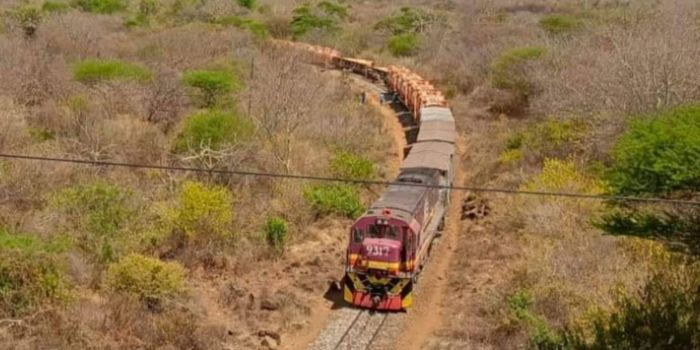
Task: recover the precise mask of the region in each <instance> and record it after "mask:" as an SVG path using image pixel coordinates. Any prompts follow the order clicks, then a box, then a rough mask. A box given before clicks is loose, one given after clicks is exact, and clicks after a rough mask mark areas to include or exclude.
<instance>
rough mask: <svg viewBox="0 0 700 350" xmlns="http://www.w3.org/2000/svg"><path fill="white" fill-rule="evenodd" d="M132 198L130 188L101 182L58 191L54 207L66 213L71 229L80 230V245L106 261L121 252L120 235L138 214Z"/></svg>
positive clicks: (96, 257)
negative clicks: (130, 220)
mask: <svg viewBox="0 0 700 350" xmlns="http://www.w3.org/2000/svg"><path fill="white" fill-rule="evenodd" d="M131 197H132V195H131V193H130V192H128V191H124V190H122V189H121V188H119V187H117V186H114V185H110V184H106V183H102V182H98V183H95V184H87V185H79V186H76V187H71V188H68V189H65V190H62V191H60V192H58V193H57V194H56V195H54V197H53V198H52V206H53V207H54V208H58V209H59V210H60V211H62V212H63V214H64V215H67V221H68V222H69V224H68V225H69V228H70V229H71V230H75V231H77V235H78V244H79V246H80V247H81V248H82V249H83V250H84V251H85V252H87V253H89V254H91V255H93V257H94V258H95V259H96V260H97V261H98V262H102V263H105V262H110V261H113V260H114V259H115V258H116V256H117V255H118V252H119V247H118V246H117V245H118V244H117V243H116V240H117V239H118V235H119V234H120V231H122V230H124V229H125V228H126V226H127V223H128V221H129V219H130V218H132V217H133V216H134V214H135V213H136V208H134V207H133V203H132V198H131Z"/></svg>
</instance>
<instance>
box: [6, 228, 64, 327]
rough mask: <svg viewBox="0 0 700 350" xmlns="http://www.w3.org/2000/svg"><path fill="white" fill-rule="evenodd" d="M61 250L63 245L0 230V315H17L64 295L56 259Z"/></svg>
mask: <svg viewBox="0 0 700 350" xmlns="http://www.w3.org/2000/svg"><path fill="white" fill-rule="evenodd" d="M63 249H65V244H64V242H60V241H55V242H43V241H40V240H38V239H36V238H34V237H31V236H26V235H15V234H11V233H9V232H7V231H6V230H4V229H0V315H7V316H10V317H17V316H21V315H23V314H25V313H27V312H30V311H31V310H32V309H34V308H35V307H36V306H38V305H40V304H42V303H44V302H50V301H56V300H60V299H61V298H62V297H63V296H65V294H66V292H67V282H66V279H65V277H64V274H63V272H62V271H61V269H60V267H59V264H58V261H57V258H56V253H58V252H60V251H62V250H63Z"/></svg>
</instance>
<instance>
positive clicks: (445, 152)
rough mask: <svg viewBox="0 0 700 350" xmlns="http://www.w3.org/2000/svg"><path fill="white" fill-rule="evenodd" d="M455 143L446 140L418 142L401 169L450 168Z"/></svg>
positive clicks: (444, 169)
mask: <svg viewBox="0 0 700 350" xmlns="http://www.w3.org/2000/svg"><path fill="white" fill-rule="evenodd" d="M453 154H454V145H452V144H450V143H446V142H438V141H426V142H418V143H416V144H414V145H413V146H412V147H411V151H410V152H409V153H408V157H406V159H404V161H403V163H402V164H401V169H402V170H403V169H413V168H429V169H438V170H440V171H448V170H450V167H451V164H452V155H453Z"/></svg>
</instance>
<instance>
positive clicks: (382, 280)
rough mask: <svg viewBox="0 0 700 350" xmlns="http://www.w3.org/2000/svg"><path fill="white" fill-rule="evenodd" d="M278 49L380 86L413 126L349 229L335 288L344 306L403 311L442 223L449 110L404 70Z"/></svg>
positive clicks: (451, 125) (316, 50) (450, 150)
mask: <svg viewBox="0 0 700 350" xmlns="http://www.w3.org/2000/svg"><path fill="white" fill-rule="evenodd" d="M286 45H292V46H295V47H297V48H300V49H302V50H303V51H304V52H305V53H306V54H308V55H310V56H311V57H310V60H311V61H312V62H313V63H316V64H321V65H324V66H327V67H331V68H337V69H344V70H349V71H352V72H354V73H357V74H361V75H363V76H365V77H367V78H369V79H372V80H377V81H384V82H385V83H386V85H387V86H388V88H389V89H390V90H391V91H392V92H393V93H395V94H396V96H397V97H398V98H399V99H400V101H401V103H403V105H404V106H405V107H406V108H407V109H408V110H409V111H410V112H411V115H412V116H413V118H414V121H415V123H416V125H417V126H418V128H419V129H418V136H417V139H416V142H415V143H413V144H412V145H410V151H409V153H408V155H407V156H406V157H405V159H404V160H403V162H402V164H401V169H400V173H399V175H398V177H397V178H396V180H395V181H394V182H393V184H392V185H389V186H388V187H387V189H386V190H385V192H384V193H383V194H382V195H381V196H380V198H379V199H377V200H376V201H375V202H374V203H372V205H371V206H370V207H369V209H368V210H367V211H366V212H365V213H364V214H363V215H362V216H361V217H360V218H358V219H357V220H356V221H355V222H354V224H353V225H352V227H351V228H350V230H349V234H348V246H347V260H346V267H345V276H344V278H343V283H342V288H343V294H344V299H345V301H347V302H348V303H350V304H352V305H355V306H358V307H362V308H371V309H375V310H396V311H398V310H405V309H407V308H409V307H411V305H412V303H413V289H414V285H415V284H416V282H417V280H418V276H419V275H420V273H421V271H422V269H423V267H424V266H425V264H426V261H427V259H428V256H429V255H430V250H431V247H432V243H433V242H434V240H435V238H436V237H437V236H438V235H439V233H440V231H441V230H442V229H443V226H444V224H445V216H446V213H447V207H448V204H449V200H450V191H449V187H450V186H451V185H452V180H453V176H454V170H453V167H452V164H453V157H454V153H455V140H456V136H457V135H456V129H455V121H454V118H453V116H452V111H451V109H450V108H449V106H448V104H447V101H446V99H445V97H444V96H443V94H442V93H441V92H440V91H439V90H438V89H436V88H435V87H434V86H433V85H432V84H431V83H430V82H428V81H427V80H425V79H423V78H421V77H420V76H419V75H418V74H416V73H414V72H412V71H411V70H409V69H407V68H403V67H397V66H389V67H381V66H376V65H375V64H374V62H372V61H368V60H362V59H356V58H348V57H343V56H342V55H341V54H340V52H338V51H336V50H334V49H329V48H324V47H318V46H313V45H308V44H301V43H287V44H286ZM416 184H422V185H428V186H416Z"/></svg>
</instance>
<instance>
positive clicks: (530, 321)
mask: <svg viewBox="0 0 700 350" xmlns="http://www.w3.org/2000/svg"><path fill="white" fill-rule="evenodd" d="M507 303H508V309H509V310H510V312H511V317H513V318H514V319H515V320H516V321H518V322H521V323H522V324H523V325H524V326H525V327H526V328H527V329H528V333H529V337H530V342H531V343H532V344H533V345H534V346H535V347H537V346H540V345H541V344H548V343H554V342H557V341H558V339H559V338H558V336H557V334H556V333H555V332H554V331H552V330H551V329H550V328H549V325H547V322H546V321H545V320H544V319H543V318H542V317H540V316H538V315H536V314H534V313H533V312H532V310H531V308H532V306H533V304H534V299H533V297H532V296H531V295H530V294H529V293H528V292H527V291H525V290H518V291H516V292H515V293H514V294H513V295H511V296H510V297H508V300H507Z"/></svg>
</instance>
